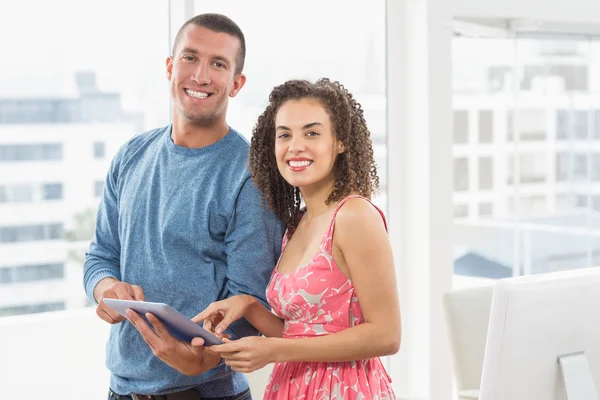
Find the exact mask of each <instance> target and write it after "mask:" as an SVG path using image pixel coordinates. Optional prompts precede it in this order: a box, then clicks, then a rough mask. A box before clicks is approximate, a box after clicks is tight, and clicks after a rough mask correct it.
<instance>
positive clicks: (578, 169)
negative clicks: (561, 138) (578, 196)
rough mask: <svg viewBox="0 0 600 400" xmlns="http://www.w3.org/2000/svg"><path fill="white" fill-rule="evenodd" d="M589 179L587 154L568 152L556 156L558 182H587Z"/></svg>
mask: <svg viewBox="0 0 600 400" xmlns="http://www.w3.org/2000/svg"><path fill="white" fill-rule="evenodd" d="M592 160H593V159H592ZM587 177H588V156H587V154H581V153H566V152H559V153H557V154H556V180H557V181H558V182H568V181H585V180H587Z"/></svg>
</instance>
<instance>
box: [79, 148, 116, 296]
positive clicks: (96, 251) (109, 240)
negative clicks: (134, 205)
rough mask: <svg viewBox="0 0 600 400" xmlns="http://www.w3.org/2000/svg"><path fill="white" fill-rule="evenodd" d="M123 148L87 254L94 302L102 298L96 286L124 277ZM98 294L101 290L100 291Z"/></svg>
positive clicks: (87, 273) (87, 278)
mask: <svg viewBox="0 0 600 400" xmlns="http://www.w3.org/2000/svg"><path fill="white" fill-rule="evenodd" d="M120 154H121V153H120V152H119V154H117V155H116V156H115V158H114V159H113V161H112V163H111V165H110V168H109V170H108V173H107V174H106V179H105V181H104V190H103V193H102V200H101V202H100V206H99V207H98V213H97V215H96V230H95V232H94V238H93V239H92V242H91V243H90V247H89V249H88V252H87V253H86V254H85V263H84V265H83V285H84V288H85V293H86V294H87V297H88V299H90V301H91V302H92V303H94V304H97V303H98V300H100V299H97V298H96V297H95V296H94V294H95V293H94V289H95V288H96V285H98V283H99V282H100V281H101V280H103V279H105V278H113V279H114V280H117V281H120V280H121V273H120V269H119V259H120V254H121V243H120V240H119V231H118V229H119V200H118V188H117V180H118V174H119V171H118V168H119V159H120ZM96 294H97V293H96Z"/></svg>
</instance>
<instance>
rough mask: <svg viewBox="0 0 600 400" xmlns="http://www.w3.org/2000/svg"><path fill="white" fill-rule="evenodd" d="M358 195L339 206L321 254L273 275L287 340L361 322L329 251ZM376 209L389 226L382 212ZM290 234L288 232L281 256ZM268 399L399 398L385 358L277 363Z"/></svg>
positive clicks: (274, 302) (274, 299) (272, 292)
mask: <svg viewBox="0 0 600 400" xmlns="http://www.w3.org/2000/svg"><path fill="white" fill-rule="evenodd" d="M354 197H359V198H363V197H361V196H349V197H347V198H345V199H344V200H342V201H341V202H340V204H339V205H338V206H337V207H336V209H335V211H334V214H333V218H332V220H331V223H330V225H329V229H328V230H327V232H326V233H325V235H324V237H323V240H322V241H321V247H320V251H319V253H318V254H317V255H315V257H314V258H313V259H312V260H311V261H310V262H309V263H308V264H307V265H305V266H302V267H300V268H299V269H296V270H295V271H292V272H290V273H288V274H281V273H279V272H278V271H277V268H275V269H274V271H273V274H272V276H271V281H270V282H269V286H268V287H267V299H268V301H269V304H270V305H271V307H272V309H273V312H274V313H275V314H276V315H277V316H279V317H280V318H283V319H284V327H283V337H284V338H307V337H314V336H321V335H328V334H330V333H336V332H340V331H342V330H344V329H347V328H350V327H352V326H356V325H359V324H361V323H363V314H362V311H361V308H360V304H359V303H358V298H357V297H356V293H355V290H354V285H353V284H352V281H351V280H350V279H349V278H348V277H347V276H345V275H344V274H343V273H342V272H341V271H340V270H339V269H338V267H337V265H336V263H335V260H334V259H333V256H332V251H331V246H332V239H333V231H334V222H335V216H336V215H337V212H338V210H339V209H340V207H342V205H343V204H344V203H345V202H346V200H348V199H350V198H354ZM365 200H367V199H365ZM367 201H368V200H367ZM371 204H372V203H371ZM373 206H374V207H375V208H377V207H376V206H375V205H373ZM377 210H378V211H379V213H380V214H381V216H382V218H383V219H384V222H385V217H384V215H383V213H382V212H381V210H379V209H378V208H377ZM287 236H288V235H287V232H286V235H285V236H284V238H283V243H282V253H283V250H285V247H286V245H287V242H288V237H287ZM264 399H266V400H274V399H277V400H283V399H305V400H308V399H314V400H322V399H337V400H342V399H344V400H370V399H377V400H385V399H395V396H394V392H393V390H392V385H391V379H390V377H389V375H388V374H387V373H386V371H385V369H384V367H383V365H382V363H381V360H380V359H379V358H371V359H367V360H357V361H351V362H285V363H277V364H275V367H274V369H273V372H272V373H271V377H270V378H269V383H268V385H267V389H266V391H265V396H264Z"/></svg>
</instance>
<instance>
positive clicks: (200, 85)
mask: <svg viewBox="0 0 600 400" xmlns="http://www.w3.org/2000/svg"><path fill="white" fill-rule="evenodd" d="M245 51H246V48H245V40H244V35H243V33H242V31H241V30H240V28H239V27H238V26H237V25H236V24H235V23H234V22H233V21H231V20H230V19H229V18H227V17H225V16H223V15H219V14H202V15H198V16H196V17H194V18H192V19H190V20H189V21H187V22H186V23H185V24H184V25H183V26H182V28H181V29H180V31H179V33H178V34H177V36H176V38H175V42H174V45H173V53H172V56H171V57H169V58H168V59H167V63H166V64H167V65H166V66H167V78H168V80H169V81H170V82H171V95H172V98H173V121H172V124H171V125H169V126H167V127H164V128H159V129H155V130H152V131H149V132H146V133H144V134H141V135H139V136H136V137H134V138H133V139H131V140H130V141H129V142H128V143H126V144H125V145H124V146H123V147H122V148H121V149H120V150H119V152H118V153H117V155H116V156H115V158H114V159H113V161H112V163H111V166H110V169H109V172H108V174H107V178H106V184H105V189H104V194H103V198H102V202H101V204H100V207H99V210H98V217H97V224H96V233H95V236H94V239H93V241H92V243H91V244H90V249H89V251H88V253H87V254H86V261H85V267H84V269H85V272H84V286H85V290H86V293H87V295H88V297H89V298H90V300H92V301H94V302H95V303H97V304H98V306H97V314H98V316H99V317H100V318H102V319H103V320H105V321H107V322H108V323H110V324H113V326H112V328H111V332H110V337H109V340H108V345H107V359H106V365H107V367H108V369H109V370H110V371H111V382H110V391H109V399H111V400H117V399H134V400H135V399H164V400H170V399H178V400H184V399H200V398H202V399H204V398H217V399H235V400H242V399H249V398H250V391H249V389H248V382H247V381H246V379H245V377H244V376H243V375H242V374H239V373H235V372H233V371H232V370H231V369H229V367H227V366H226V365H224V363H223V362H222V360H221V358H220V356H219V355H218V354H216V353H212V352H210V349H209V348H204V347H203V346H191V345H190V344H189V343H184V342H180V341H178V340H176V339H175V338H173V336H171V335H170V334H169V333H168V331H167V330H166V328H165V327H164V325H162V324H161V323H160V321H158V320H156V318H152V316H149V321H150V323H152V325H154V328H155V330H153V329H152V328H150V326H149V325H148V324H147V323H146V322H145V321H144V320H143V319H142V318H140V317H139V316H136V315H133V316H131V317H130V318H129V319H130V321H131V322H132V323H129V322H127V321H125V322H122V321H124V318H123V317H121V316H120V315H119V314H118V313H116V312H115V311H113V310H112V309H110V308H109V307H108V306H106V305H105V304H104V302H103V301H102V299H104V298H117V299H126V300H132V299H133V300H148V301H155V302H163V303H167V304H170V305H171V306H173V307H174V308H175V309H177V310H179V311H180V312H182V313H183V314H184V315H186V316H188V317H192V316H194V315H196V314H197V313H198V312H199V311H201V310H203V309H204V308H206V307H207V306H208V305H209V304H210V303H211V302H213V301H216V300H220V299H224V298H227V297H230V296H233V295H236V294H241V293H246V294H251V295H253V296H255V297H258V298H259V299H261V300H262V301H263V302H264V303H265V304H266V301H265V288H266V285H267V283H268V279H269V277H270V274H271V271H272V270H273V267H274V265H275V263H276V260H277V258H278V256H279V252H280V246H281V237H282V232H283V226H282V224H281V223H280V222H279V221H277V220H276V219H275V217H274V216H273V214H271V213H270V212H269V211H268V210H267V208H266V206H265V205H264V204H265V203H264V202H262V201H261V199H260V195H259V193H258V191H257V190H256V188H255V187H254V185H253V184H252V181H251V177H250V174H249V172H248V171H247V168H246V167H247V161H248V151H249V149H248V142H247V141H246V140H244V139H243V137H242V136H240V134H238V133H237V132H236V131H235V130H233V129H230V128H229V126H228V124H227V121H226V111H227V105H228V101H229V97H235V96H236V95H237V94H238V92H239V91H240V90H241V89H242V87H243V86H244V83H245V81H246V77H245V76H244V75H243V74H242V69H243V66H244V58H245ZM136 328H137V329H136ZM224 333H225V334H227V335H229V336H230V337H231V338H232V339H236V338H239V337H242V336H247V335H255V334H257V332H256V330H255V329H254V328H253V327H252V326H251V325H249V324H248V323H247V322H246V321H245V320H240V321H237V322H236V324H234V325H233V326H232V329H229V330H227V331H225V332H224ZM163 395H164V396H163Z"/></svg>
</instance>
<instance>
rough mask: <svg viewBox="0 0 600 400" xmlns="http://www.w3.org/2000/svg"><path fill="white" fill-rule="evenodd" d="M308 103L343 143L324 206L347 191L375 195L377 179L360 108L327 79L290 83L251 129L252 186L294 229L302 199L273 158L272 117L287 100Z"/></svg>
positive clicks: (273, 94)
mask: <svg viewBox="0 0 600 400" xmlns="http://www.w3.org/2000/svg"><path fill="white" fill-rule="evenodd" d="M301 99H312V100H316V101H317V102H318V103H319V104H320V105H321V106H323V107H324V108H325V110H326V111H327V113H328V114H329V117H330V119H331V122H332V126H333V133H334V135H335V137H336V138H337V140H339V141H341V142H342V143H343V145H344V149H345V151H344V152H343V153H341V154H339V155H338V157H337V159H336V162H335V165H334V170H335V184H334V187H333V190H332V191H331V193H330V194H329V197H328V198H327V201H326V204H330V203H332V202H335V201H339V200H341V199H343V198H344V197H346V196H348V195H349V194H351V193H357V194H360V195H361V196H364V197H366V198H371V195H372V194H373V193H374V192H375V191H377V189H378V187H379V177H378V176H377V168H376V166H375V160H374V158H373V146H372V144H371V134H370V132H369V130H368V129H367V123H366V121H365V118H364V116H363V110H362V108H361V105H360V104H359V103H358V102H357V101H356V100H355V99H354V98H353V97H352V94H350V92H348V90H347V89H346V88H344V86H343V85H342V84H340V83H339V82H332V81H330V80H329V79H327V78H322V79H319V80H318V81H317V82H315V83H311V82H308V81H305V80H290V81H287V82H285V83H284V84H282V85H279V86H277V87H275V88H274V89H273V91H272V92H271V94H270V95H269V105H268V106H267V108H266V109H265V111H264V112H263V113H262V115H261V116H260V117H259V118H258V121H257V123H256V125H255V126H254V129H253V131H252V141H251V146H250V172H251V173H252V179H253V180H254V183H255V184H256V186H257V187H258V189H259V190H260V192H261V193H262V196H263V198H265V199H266V201H267V203H268V205H269V207H270V208H271V210H273V212H274V213H275V215H276V216H277V217H278V218H279V219H281V220H282V221H284V222H285V223H287V225H288V226H292V227H293V226H295V225H296V221H297V217H298V215H299V213H300V205H301V196H300V190H299V189H298V188H297V187H294V186H292V185H290V184H289V183H288V182H287V181H286V180H285V179H284V178H283V177H282V176H281V174H280V173H279V170H278V168H277V160H276V159H275V116H276V115H277V111H278V110H279V108H280V107H281V105H282V104H284V103H285V102H287V101H289V100H301Z"/></svg>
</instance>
